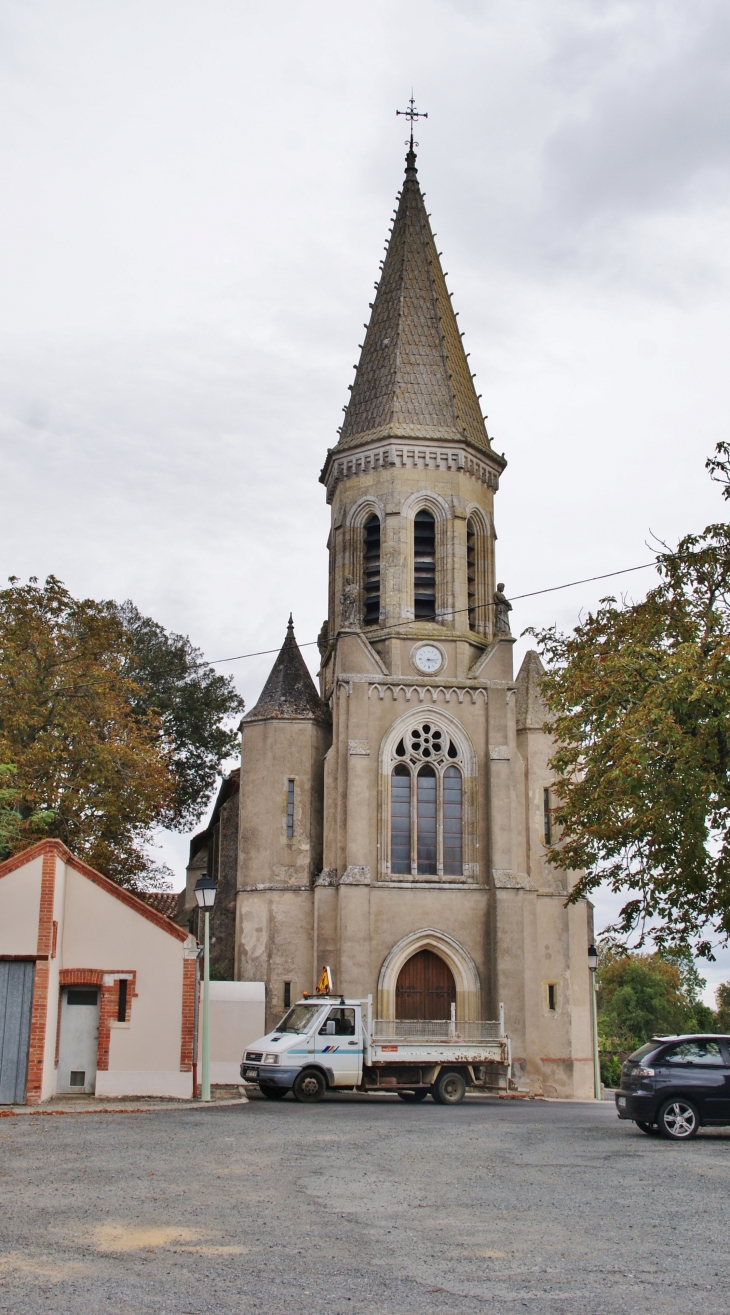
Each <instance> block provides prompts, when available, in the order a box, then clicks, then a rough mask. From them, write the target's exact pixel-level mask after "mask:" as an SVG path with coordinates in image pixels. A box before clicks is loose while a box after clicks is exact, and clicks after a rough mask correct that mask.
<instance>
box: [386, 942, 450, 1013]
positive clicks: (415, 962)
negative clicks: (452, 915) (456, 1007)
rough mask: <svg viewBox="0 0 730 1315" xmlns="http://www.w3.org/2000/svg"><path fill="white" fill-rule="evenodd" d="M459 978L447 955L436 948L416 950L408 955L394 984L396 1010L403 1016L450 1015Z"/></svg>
mask: <svg viewBox="0 0 730 1315" xmlns="http://www.w3.org/2000/svg"><path fill="white" fill-rule="evenodd" d="M452 1003H453V1004H456V982H455V981H454V974H453V973H452V971H451V969H450V968H449V965H448V964H447V962H446V960H445V959H442V958H441V955H440V954H434V952H433V950H416V953H415V954H412V955H411V957H410V959H406V961H405V963H404V964H403V967H402V968H401V970H400V972H399V974H398V981H397V982H396V987H395V1012H396V1015H397V1017H398V1018H401V1019H409V1020H411V1019H418V1020H422V1021H427V1020H428V1021H431V1020H436V1019H445V1018H450V1017H451V1005H452Z"/></svg>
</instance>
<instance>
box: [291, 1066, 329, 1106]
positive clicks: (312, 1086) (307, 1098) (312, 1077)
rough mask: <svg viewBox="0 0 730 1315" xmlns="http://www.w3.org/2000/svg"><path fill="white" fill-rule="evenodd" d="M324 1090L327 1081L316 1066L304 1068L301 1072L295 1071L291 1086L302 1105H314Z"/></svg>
mask: <svg viewBox="0 0 730 1315" xmlns="http://www.w3.org/2000/svg"><path fill="white" fill-rule="evenodd" d="M326 1090H327V1083H326V1082H325V1080H324V1077H323V1075H322V1074H321V1073H320V1072H318V1070H317V1069H316V1068H305V1069H304V1070H303V1072H301V1073H297V1076H296V1077H295V1079H294V1086H293V1087H292V1091H293V1092H294V1095H295V1096H296V1098H297V1100H300V1101H301V1102H302V1104H303V1105H315V1104H316V1103H317V1101H318V1100H321V1099H322V1097H323V1096H324V1093H325V1091H326Z"/></svg>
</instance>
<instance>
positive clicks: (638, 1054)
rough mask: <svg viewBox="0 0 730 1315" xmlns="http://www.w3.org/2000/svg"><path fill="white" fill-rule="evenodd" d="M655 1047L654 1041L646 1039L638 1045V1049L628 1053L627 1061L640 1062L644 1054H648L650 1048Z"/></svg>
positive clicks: (650, 1050) (631, 1062)
mask: <svg viewBox="0 0 730 1315" xmlns="http://www.w3.org/2000/svg"><path fill="white" fill-rule="evenodd" d="M656 1048H657V1043H656V1041H647V1042H646V1043H645V1045H643V1046H639V1049H638V1050H635V1051H634V1053H633V1055H629V1063H630V1064H640V1063H641V1061H642V1059H644V1058H645V1056H646V1055H650V1054H651V1052H652V1050H656Z"/></svg>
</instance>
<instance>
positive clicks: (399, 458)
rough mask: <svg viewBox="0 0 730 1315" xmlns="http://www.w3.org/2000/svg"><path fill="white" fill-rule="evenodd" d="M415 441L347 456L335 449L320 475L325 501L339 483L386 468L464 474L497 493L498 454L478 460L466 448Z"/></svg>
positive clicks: (373, 446)
mask: <svg viewBox="0 0 730 1315" xmlns="http://www.w3.org/2000/svg"><path fill="white" fill-rule="evenodd" d="M414 437H415V438H416V441H415V442H413V441H410V442H408V441H406V442H402V441H400V442H399V441H397V440H396V441H391V442H389V443H387V442H386V443H379V442H373V443H371V444H369V445H368V446H367V447H362V446H359V447H357V448H355V449H353V450H352V451H350V452H348V451H347V450H344V451H341V452H340V451H337V449H334V450H333V451H332V452H330V453H329V455H328V457H327V461H326V462H325V466H324V470H323V471H322V474H321V475H320V482H321V483H322V484H324V485H325V486H326V488H327V501H328V502H331V501H332V498H333V497H334V493H335V489H336V488H337V485H338V484H339V483H340V481H341V480H343V479H348V478H350V477H351V476H352V475H362V474H365V473H366V472H368V471H371V470H386V469H387V468H388V467H399V468H401V469H403V468H406V469H409V470H458V471H464V472H465V473H466V474H467V475H471V476H472V478H473V479H476V480H478V481H479V483H480V484H484V485H486V487H487V488H490V489H492V490H494V492H495V493H496V491H497V489H498V487H499V475H500V473H501V471H502V470H503V468H504V461H503V459H502V458H501V457H499V456H498V455H497V453H489V454H488V453H486V452H485V453H484V455H483V456H478V455H477V454H476V453H475V452H474V451H472V450H471V449H470V448H468V447H467V446H466V445H464V446H462V445H461V444H453V445H452V444H450V445H449V446H448V447H446V446H443V447H442V446H441V445H440V444H439V442H438V440H437V441H436V442H435V443H434V442H433V440H432V441H431V442H429V441H428V439H426V440H425V441H424V440H423V439H421V441H420V442H419V441H418V438H417V436H415V435H414Z"/></svg>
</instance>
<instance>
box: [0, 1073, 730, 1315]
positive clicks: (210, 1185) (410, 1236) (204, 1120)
mask: <svg viewBox="0 0 730 1315" xmlns="http://www.w3.org/2000/svg"><path fill="white" fill-rule="evenodd" d="M729 1185H730V1129H721V1130H715V1129H713V1130H705V1131H703V1132H701V1133H700V1135H699V1137H698V1138H697V1139H696V1140H695V1141H694V1142H690V1143H688V1144H676V1143H670V1142H665V1141H660V1140H659V1139H657V1138H649V1137H646V1136H644V1134H643V1133H641V1132H639V1131H638V1129H636V1128H634V1126H633V1124H626V1123H619V1121H618V1120H617V1118H616V1114H615V1111H614V1109H613V1107H612V1106H611V1104H609V1103H608V1102H604V1103H601V1104H599V1103H596V1104H568V1103H562V1102H560V1103H558V1102H555V1103H553V1102H542V1101H524V1102H508V1101H496V1100H483V1099H478V1100H473V1099H469V1100H467V1101H465V1102H464V1104H462V1105H460V1106H458V1107H455V1108H448V1107H441V1106H438V1105H434V1104H433V1103H432V1102H431V1101H430V1100H428V1101H426V1102H425V1103H423V1104H422V1105H417V1106H412V1105H406V1104H404V1103H403V1102H402V1101H400V1100H398V1099H397V1098H396V1097H391V1096H388V1097H375V1098H369V1097H357V1096H351V1095H350V1096H348V1095H343V1096H337V1097H329V1098H328V1099H326V1100H325V1101H324V1102H323V1103H322V1104H321V1105H314V1106H302V1105H297V1104H295V1102H294V1101H293V1100H292V1099H291V1098H287V1099H286V1100H285V1101H284V1102H283V1103H280V1104H274V1103H269V1102H267V1101H264V1100H262V1099H259V1098H255V1099H252V1100H251V1101H250V1103H249V1104H246V1105H239V1106H231V1107H222V1108H219V1109H215V1110H206V1111H201V1110H196V1109H194V1108H189V1109H175V1110H169V1111H168V1110H163V1111H158V1110H154V1111H148V1112H146V1113H138V1114H132V1113H129V1114H127V1113H98V1112H94V1113H89V1114H85V1115H78V1116H64V1115H61V1114H57V1115H53V1114H49V1115H37V1116H34V1117H17V1118H16V1117H10V1118H3V1119H2V1120H0V1189H2V1211H0V1311H3V1312H4V1311H8V1312H10V1311H12V1312H13V1315H26V1313H27V1315H40V1312H43V1315H47V1312H49V1311H51V1312H54V1313H55V1312H59V1315H67V1312H69V1313H70V1312H73V1315H91V1313H92V1312H93V1313H94V1315H111V1313H112V1312H113V1313H115V1315H116V1312H124V1313H128V1315H142V1313H143V1312H147V1311H150V1312H152V1311H154V1312H155V1313H156V1315H164V1313H165V1312H174V1313H175V1315H200V1313H201V1312H205V1313H206V1315H209V1313H211V1312H225V1313H226V1315H228V1312H236V1315H248V1312H261V1313H262V1315H263V1313H264V1312H265V1313H266V1315H279V1313H280V1312H281V1313H282V1315H299V1312H302V1313H304V1312H306V1313H307V1315H320V1312H321V1315H340V1313H346V1315H416V1313H418V1315H432V1313H435V1312H438V1313H439V1315H450V1313H452V1312H453V1313H454V1315H456V1313H458V1315H461V1313H462V1312H463V1313H464V1315H467V1312H468V1315H481V1312H490V1313H491V1312H494V1313H495V1315H496V1313H497V1312H499V1315H503V1313H504V1312H512V1311H515V1312H517V1311H522V1310H527V1311H530V1312H534V1315H558V1313H560V1315H573V1312H575V1313H576V1315H578V1313H579V1315H594V1313H595V1315H599V1313H600V1315H614V1313H616V1315H618V1313H619V1312H620V1313H621V1315H624V1312H625V1313H626V1315H629V1312H631V1315H634V1312H636V1311H638V1310H641V1311H646V1312H661V1315H665V1313H669V1312H672V1315H674V1312H677V1315H680V1313H681V1315H687V1312H689V1311H693V1310H697V1311H701V1312H702V1313H703V1315H715V1312H717V1313H718V1315H720V1313H721V1315H727V1312H728V1311H730V1261H729V1259H728V1246H727V1235H728V1224H727V1220H728V1186H729Z"/></svg>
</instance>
